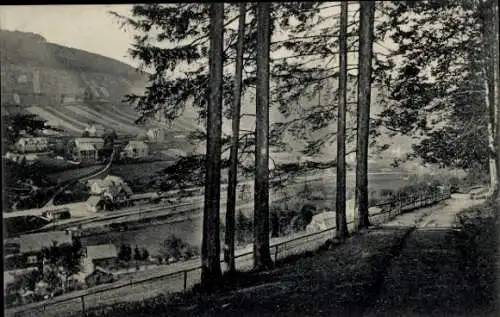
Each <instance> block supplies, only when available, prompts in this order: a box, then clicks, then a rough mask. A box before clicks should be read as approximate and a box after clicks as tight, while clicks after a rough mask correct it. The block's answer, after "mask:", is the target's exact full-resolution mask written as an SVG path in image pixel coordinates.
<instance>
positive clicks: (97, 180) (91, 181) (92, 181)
mask: <svg viewBox="0 0 500 317" xmlns="http://www.w3.org/2000/svg"><path fill="white" fill-rule="evenodd" d="M94 184H97V185H98V186H99V187H106V186H107V183H106V182H105V181H104V180H103V179H100V178H93V179H89V180H88V181H87V186H89V187H92V186H93V185H94Z"/></svg>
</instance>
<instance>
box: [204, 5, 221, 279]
mask: <svg viewBox="0 0 500 317" xmlns="http://www.w3.org/2000/svg"><path fill="white" fill-rule="evenodd" d="M223 22H224V4H223V3H212V4H210V55H209V69H210V83H209V96H208V97H209V99H208V115H207V155H206V160H205V166H206V171H205V202H204V210H203V238H202V250H201V262H202V265H201V283H202V285H204V286H206V287H210V286H212V285H214V284H216V283H217V281H219V280H220V277H221V268H220V237H219V230H220V228H219V226H220V223H219V208H220V175H221V171H220V169H221V148H222V144H221V136H222V81H223V77H222V70H223V64H222V62H223V61H222V58H223V44H224V37H223V35H224V34H223V33H224V28H223Z"/></svg>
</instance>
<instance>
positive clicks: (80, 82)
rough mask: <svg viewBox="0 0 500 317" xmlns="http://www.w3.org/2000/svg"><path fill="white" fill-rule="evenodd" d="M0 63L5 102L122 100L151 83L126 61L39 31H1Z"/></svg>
mask: <svg viewBox="0 0 500 317" xmlns="http://www.w3.org/2000/svg"><path fill="white" fill-rule="evenodd" d="M0 61H1V64H2V69H1V75H2V77H1V90H2V104H23V105H33V104H40V103H54V102H61V101H62V100H66V101H68V100H73V99H81V98H83V97H84V95H85V94H87V95H89V96H92V97H94V98H95V99H104V100H107V101H111V102H116V101H120V100H122V98H123V95H125V94H127V93H130V92H132V91H135V90H137V89H140V90H142V89H143V87H144V85H145V83H146V77H145V75H144V74H141V73H140V72H138V71H137V70H135V69H134V68H133V67H131V66H129V65H127V64H125V63H122V62H119V61H117V60H114V59H111V58H107V57H104V56H101V55H98V54H93V53H90V52H86V51H83V50H79V49H74V48H69V47H65V46H61V45H57V44H53V43H49V42H47V41H46V40H45V39H44V38H43V37H42V36H40V35H37V34H34V33H25V32H19V31H7V30H0ZM15 95H17V96H15Z"/></svg>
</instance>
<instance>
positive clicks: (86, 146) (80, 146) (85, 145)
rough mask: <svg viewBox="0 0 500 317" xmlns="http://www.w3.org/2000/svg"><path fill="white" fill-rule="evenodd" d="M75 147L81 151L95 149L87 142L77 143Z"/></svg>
mask: <svg viewBox="0 0 500 317" xmlns="http://www.w3.org/2000/svg"><path fill="white" fill-rule="evenodd" d="M76 148H77V149H79V150H82V151H95V147H94V146H93V145H92V144H88V143H77V144H76Z"/></svg>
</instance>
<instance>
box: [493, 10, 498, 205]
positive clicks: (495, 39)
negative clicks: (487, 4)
mask: <svg viewBox="0 0 500 317" xmlns="http://www.w3.org/2000/svg"><path fill="white" fill-rule="evenodd" d="M493 10H494V14H493V25H495V32H494V33H493V45H494V47H495V50H494V55H495V58H494V59H493V64H494V74H495V76H494V83H495V92H496V93H495V112H496V125H495V129H494V130H495V132H496V133H495V147H496V153H495V154H496V155H495V161H496V175H497V183H496V188H495V190H496V193H495V194H496V195H497V196H498V195H500V183H499V182H500V69H499V67H500V47H499V46H500V42H499V39H498V36H499V34H500V33H499V28H500V27H499V25H498V24H499V18H498V1H495V3H494V4H493Z"/></svg>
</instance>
